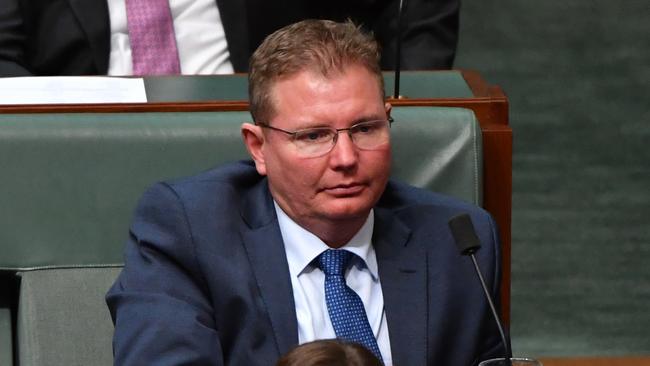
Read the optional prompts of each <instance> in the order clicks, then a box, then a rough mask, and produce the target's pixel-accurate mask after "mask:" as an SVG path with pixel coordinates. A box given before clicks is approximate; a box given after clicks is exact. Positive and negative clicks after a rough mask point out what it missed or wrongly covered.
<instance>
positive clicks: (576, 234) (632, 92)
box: [455, 0, 650, 356]
mask: <svg viewBox="0 0 650 366" xmlns="http://www.w3.org/2000/svg"><path fill="white" fill-rule="evenodd" d="M461 29H462V31H461V37H460V44H459V53H458V57H457V59H456V64H455V67H456V68H465V69H474V70H477V71H479V72H480V73H481V74H482V75H483V76H484V77H485V78H486V79H487V80H488V81H489V82H490V83H493V84H498V85H500V86H502V87H503V89H504V90H505V92H506V94H507V95H508V98H509V100H510V112H511V115H510V122H511V126H512V128H513V130H514V156H513V212H512V215H513V222H512V224H513V225H512V238H513V248H512V258H513V259H512V325H511V332H512V338H513V341H512V342H513V349H514V353H515V354H516V355H528V356H563V355H632V354H637V355H638V354H644V355H650V146H649V145H650V1H648V0H620V1H611V0H610V1H604V0H596V1H586V0H583V1H576V0H569V1H557V0H549V1H531V0H501V1H495V0H491V1H482V0H474V1H465V2H464V3H463V9H462V13H461Z"/></svg>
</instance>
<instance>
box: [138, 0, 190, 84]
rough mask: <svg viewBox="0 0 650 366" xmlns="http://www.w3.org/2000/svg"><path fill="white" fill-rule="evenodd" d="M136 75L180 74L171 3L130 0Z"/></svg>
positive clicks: (164, 0) (154, 0) (153, 0)
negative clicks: (170, 8)
mask: <svg viewBox="0 0 650 366" xmlns="http://www.w3.org/2000/svg"><path fill="white" fill-rule="evenodd" d="M126 17H127V22H128V28H129V41H130V43H131V58H132V60H133V75H169V74H180V71H181V67H180V61H179V60H178V49H177V48H176V38H175V36H174V24H173V22H172V16H171V11H170V10H169V2H168V0H126Z"/></svg>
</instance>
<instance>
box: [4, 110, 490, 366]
mask: <svg viewBox="0 0 650 366" xmlns="http://www.w3.org/2000/svg"><path fill="white" fill-rule="evenodd" d="M392 115H393V117H394V119H395V123H394V124H393V127H392V131H391V133H392V136H393V137H392V138H393V159H394V161H393V171H392V175H393V177H394V178H396V179H400V180H402V181H406V182H409V183H411V184H414V185H416V186H420V187H425V188H427V189H431V190H434V191H439V192H443V193H447V194H450V195H453V196H457V197H459V198H462V199H465V200H467V201H470V202H472V203H476V204H480V203H481V200H482V189H481V187H482V182H481V177H482V164H481V162H482V156H481V135H480V128H479V126H478V123H477V121H476V119H475V117H474V114H473V112H471V111H470V110H466V109H461V108H440V107H403V108H394V110H393V114H392ZM249 119H250V117H249V115H248V113H247V112H178V113H171V112H156V113H154V112H151V113H149V112H147V113H99V114H93V113H75V114H65V113H57V114H15V115H12V114H0V172H1V173H0V174H2V182H3V187H2V189H1V190H0V202H2V210H1V211H0V273H5V274H7V273H17V274H18V275H19V276H20V279H21V283H20V289H19V293H18V294H4V293H3V294H1V295H2V296H19V302H18V303H19V305H18V311H17V320H16V324H17V328H18V335H17V337H15V339H16V340H17V345H14V346H13V349H14V350H17V352H18V357H17V358H18V359H19V361H20V364H21V365H45V364H65V365H86V364H93V365H103V364H105V365H109V364H111V363H112V356H111V337H112V325H111V321H110V316H109V313H108V310H107V308H106V306H105V304H104V298H103V296H104V294H105V292H106V291H107V290H108V287H109V286H110V284H111V283H112V281H113V280H114V278H115V277H116V276H117V273H118V272H119V267H120V266H121V264H122V247H123V245H124V243H125V240H126V237H127V233H128V231H127V230H128V225H129V221H130V219H131V213H132V210H133V209H134V207H135V204H136V201H137V199H138V197H139V196H140V194H141V193H142V192H143V190H144V189H145V188H146V187H147V186H148V185H150V184H151V183H153V182H154V181H157V180H163V179H169V178H174V177H179V176H184V175H188V174H192V173H195V172H198V171H201V170H204V169H208V168H210V167H212V166H215V165H219V164H221V163H224V162H227V161H235V160H239V159H242V158H247V156H248V155H247V153H246V151H245V149H244V147H243V144H242V142H241V137H240V132H239V127H240V125H241V123H242V122H244V121H248V120H249ZM6 310H7V308H6V307H5V308H3V307H2V305H0V352H5V350H11V349H12V345H11V344H10V342H9V341H6V340H5V341H4V342H3V341H2V339H3V337H2V334H3V332H4V333H6V332H7V330H6V324H10V323H11V321H10V319H8V316H9V315H8V314H9V312H8V311H6ZM3 324H4V327H5V328H4V330H3V329H2V327H3ZM2 343H4V344H2Z"/></svg>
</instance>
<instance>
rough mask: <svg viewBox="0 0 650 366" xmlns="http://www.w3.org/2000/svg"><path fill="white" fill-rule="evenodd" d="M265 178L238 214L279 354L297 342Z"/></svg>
mask: <svg viewBox="0 0 650 366" xmlns="http://www.w3.org/2000/svg"><path fill="white" fill-rule="evenodd" d="M266 182H267V181H266V179H264V180H262V181H261V183H259V184H258V185H257V186H256V187H255V188H254V189H253V191H252V193H251V194H249V195H248V196H246V197H245V198H244V204H243V206H242V218H243V219H244V221H245V222H246V224H247V227H245V228H244V229H242V239H243V241H244V246H245V248H246V252H247V254H248V258H249V260H250V263H251V267H252V269H253V273H254V276H255V279H256V281H257V285H258V288H259V291H260V294H261V297H262V301H263V303H264V305H265V306H266V309H267V311H268V314H269V320H270V322H271V327H272V328H273V332H274V336H275V340H276V345H277V349H278V355H277V356H278V357H280V356H281V355H282V354H284V353H286V352H288V351H289V349H291V348H292V347H293V346H295V345H297V344H298V325H297V320H296V311H295V309H296V307H295V304H294V301H293V290H292V288H291V279H290V274H289V265H288V264H287V257H286V254H285V251H284V244H283V243H282V235H281V233H280V227H279V226H278V222H277V217H276V216H275V211H274V207H273V201H272V199H271V195H270V193H269V191H268V188H267V183H266Z"/></svg>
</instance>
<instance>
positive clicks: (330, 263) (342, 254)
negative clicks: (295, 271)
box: [317, 249, 354, 276]
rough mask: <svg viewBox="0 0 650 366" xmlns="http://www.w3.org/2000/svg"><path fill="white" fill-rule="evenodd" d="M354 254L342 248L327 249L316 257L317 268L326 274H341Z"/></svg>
mask: <svg viewBox="0 0 650 366" xmlns="http://www.w3.org/2000/svg"><path fill="white" fill-rule="evenodd" d="M353 255H354V254H353V253H352V252H348V251H347V250H342V249H327V250H326V251H324V252H322V253H321V254H320V255H319V256H318V258H317V263H318V268H320V269H321V271H323V272H325V275H326V276H343V274H344V272H345V270H346V269H347V268H348V264H349V263H350V259H352V256H353Z"/></svg>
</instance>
